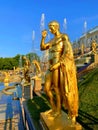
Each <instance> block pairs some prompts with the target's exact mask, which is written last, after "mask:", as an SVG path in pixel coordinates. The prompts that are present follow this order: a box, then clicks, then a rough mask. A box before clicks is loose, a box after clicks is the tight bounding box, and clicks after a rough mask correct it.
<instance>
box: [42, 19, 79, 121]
mask: <svg viewBox="0 0 98 130" xmlns="http://www.w3.org/2000/svg"><path fill="white" fill-rule="evenodd" d="M59 28H60V27H59V23H58V22H57V21H52V22H50V23H49V30H50V32H51V33H52V34H54V38H53V39H51V40H50V41H49V42H47V43H45V38H46V36H47V31H46V30H44V31H42V39H41V44H40V49H41V50H47V49H49V69H48V70H47V73H46V76H45V86H44V90H45V92H46V94H47V96H48V97H49V101H50V104H51V107H52V111H51V112H50V113H49V115H51V116H53V117H57V116H59V115H61V105H64V106H65V107H66V108H67V110H68V116H69V117H70V118H71V120H72V121H73V122H76V117H77V116H78V89H77V78H76V66H75V63H74V58H73V51H72V47H71V44H70V41H69V38H68V36H67V35H66V34H62V33H61V32H60V31H59ZM54 93H55V95H54ZM54 96H55V98H56V99H55V100H56V102H55V100H54Z"/></svg>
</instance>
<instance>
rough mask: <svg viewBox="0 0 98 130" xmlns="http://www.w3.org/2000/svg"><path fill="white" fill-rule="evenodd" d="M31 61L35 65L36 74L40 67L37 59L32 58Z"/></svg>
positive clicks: (39, 71) (38, 72)
mask: <svg viewBox="0 0 98 130" xmlns="http://www.w3.org/2000/svg"><path fill="white" fill-rule="evenodd" d="M32 63H33V64H34V65H35V66H36V75H38V74H40V73H41V68H40V65H39V62H38V61H37V60H33V61H32Z"/></svg>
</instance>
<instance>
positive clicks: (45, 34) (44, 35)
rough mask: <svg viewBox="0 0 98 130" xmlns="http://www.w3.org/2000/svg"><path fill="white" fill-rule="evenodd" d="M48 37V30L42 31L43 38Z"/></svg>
mask: <svg viewBox="0 0 98 130" xmlns="http://www.w3.org/2000/svg"><path fill="white" fill-rule="evenodd" d="M46 36H47V30H43V31H42V37H43V38H45V37H46Z"/></svg>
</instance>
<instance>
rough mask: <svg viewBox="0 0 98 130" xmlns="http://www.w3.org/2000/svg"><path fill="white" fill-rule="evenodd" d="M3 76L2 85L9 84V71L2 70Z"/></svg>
mask: <svg viewBox="0 0 98 130" xmlns="http://www.w3.org/2000/svg"><path fill="white" fill-rule="evenodd" d="M4 75H5V78H4V86H5V87H8V85H9V82H10V81H9V73H8V72H4Z"/></svg>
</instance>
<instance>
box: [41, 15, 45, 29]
mask: <svg viewBox="0 0 98 130" xmlns="http://www.w3.org/2000/svg"><path fill="white" fill-rule="evenodd" d="M44 29H45V14H44V13H42V15H41V21H40V31H42V30H44Z"/></svg>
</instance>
